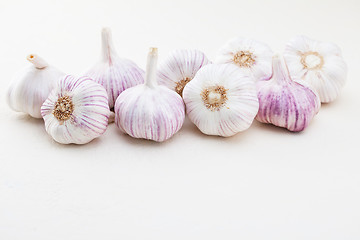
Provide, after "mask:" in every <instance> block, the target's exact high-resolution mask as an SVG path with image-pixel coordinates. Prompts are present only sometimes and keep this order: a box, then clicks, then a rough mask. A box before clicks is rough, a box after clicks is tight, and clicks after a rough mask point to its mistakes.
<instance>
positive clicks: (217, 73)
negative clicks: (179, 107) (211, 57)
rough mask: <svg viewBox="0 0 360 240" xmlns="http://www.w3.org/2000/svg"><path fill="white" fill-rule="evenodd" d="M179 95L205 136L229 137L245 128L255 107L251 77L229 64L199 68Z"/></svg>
mask: <svg viewBox="0 0 360 240" xmlns="http://www.w3.org/2000/svg"><path fill="white" fill-rule="evenodd" d="M183 98H184V101H185V104H186V112H187V114H188V116H189V118H190V120H191V121H192V122H193V123H194V124H195V125H196V126H197V127H198V128H199V129H200V131H201V132H203V133H204V134H207V135H218V136H223V137H229V136H232V135H234V134H236V133H238V132H241V131H244V130H246V129H248V128H249V127H250V125H251V123H252V122H253V120H254V118H255V116H256V114H257V111H258V108H259V102H258V99H257V93H256V88H255V83H254V81H253V79H252V78H251V77H249V76H248V75H247V74H246V73H245V72H244V71H242V70H241V69H239V68H238V67H236V66H234V65H233V64H210V65H206V66H204V67H203V68H201V69H200V70H199V71H198V73H197V74H196V76H195V78H194V79H193V80H192V81H191V82H189V83H188V84H187V85H186V86H185V89H184V92H183Z"/></svg>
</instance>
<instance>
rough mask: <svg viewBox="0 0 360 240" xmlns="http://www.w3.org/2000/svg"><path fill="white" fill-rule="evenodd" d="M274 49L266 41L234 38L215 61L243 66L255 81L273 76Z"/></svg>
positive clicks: (222, 49)
mask: <svg viewBox="0 0 360 240" xmlns="http://www.w3.org/2000/svg"><path fill="white" fill-rule="evenodd" d="M272 56H273V51H272V50H271V48H270V47H269V46H268V45H266V44H265V43H262V42H259V41H256V40H253V39H248V38H240V37H237V38H234V39H231V40H230V41H228V42H227V43H226V44H225V45H224V46H223V47H222V48H221V49H220V50H219V52H218V54H217V57H216V60H215V63H229V64H233V65H235V66H237V67H239V68H241V69H242V70H243V71H244V72H245V73H246V74H247V75H248V76H250V77H252V78H253V79H254V81H255V82H256V81H259V80H267V79H269V78H270V77H271V71H272V68H271V61H272Z"/></svg>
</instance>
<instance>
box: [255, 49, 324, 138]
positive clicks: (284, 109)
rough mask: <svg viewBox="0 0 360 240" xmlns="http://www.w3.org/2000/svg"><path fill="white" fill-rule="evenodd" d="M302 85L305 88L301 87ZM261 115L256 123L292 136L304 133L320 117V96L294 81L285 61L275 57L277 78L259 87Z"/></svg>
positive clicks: (258, 84)
mask: <svg viewBox="0 0 360 240" xmlns="http://www.w3.org/2000/svg"><path fill="white" fill-rule="evenodd" d="M300 83H301V84H300ZM257 90H258V98H259V105H260V107H259V112H258V114H257V116H256V120H258V121H259V122H262V123H271V124H273V125H275V126H278V127H283V128H286V129H288V130H289V131H292V132H300V131H303V130H304V129H305V128H306V127H307V126H308V125H309V123H310V121H311V120H312V119H313V117H314V116H315V115H316V114H317V113H318V111H319V109H320V106H321V103H320V99H319V96H318V95H317V93H316V91H314V90H313V89H312V88H311V87H310V86H309V85H308V84H306V83H305V82H303V81H301V80H300V79H296V81H294V80H293V79H291V78H290V74H289V71H288V69H287V66H286V63H285V61H284V58H283V57H281V56H279V55H275V56H274V57H273V75H272V77H271V78H270V79H269V80H268V81H259V82H258V83H257Z"/></svg>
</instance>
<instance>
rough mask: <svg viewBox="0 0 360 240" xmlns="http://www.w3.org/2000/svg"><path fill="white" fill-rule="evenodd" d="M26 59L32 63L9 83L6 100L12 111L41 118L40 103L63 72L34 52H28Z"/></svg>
mask: <svg viewBox="0 0 360 240" xmlns="http://www.w3.org/2000/svg"><path fill="white" fill-rule="evenodd" d="M27 60H28V61H29V62H30V63H32V64H30V65H29V66H28V67H26V68H24V69H23V70H22V71H20V72H19V73H18V74H17V75H16V76H15V77H14V79H13V80H12V82H11V83H10V87H9V89H8V92H7V102H8V105H9V106H10V108H11V109H13V110H14V111H17V112H24V113H27V114H29V115H30V116H32V117H34V118H41V113H40V109H41V105H42V104H43V102H44V101H45V100H46V98H47V97H48V96H49V94H50V92H51V90H52V89H53V88H54V87H55V85H56V82H57V81H58V80H59V79H60V77H62V76H64V75H65V73H63V72H61V71H59V70H58V69H56V68H54V67H52V66H51V65H49V64H48V63H47V62H46V61H45V60H44V59H42V58H41V57H39V56H38V55H36V54H30V55H29V56H27Z"/></svg>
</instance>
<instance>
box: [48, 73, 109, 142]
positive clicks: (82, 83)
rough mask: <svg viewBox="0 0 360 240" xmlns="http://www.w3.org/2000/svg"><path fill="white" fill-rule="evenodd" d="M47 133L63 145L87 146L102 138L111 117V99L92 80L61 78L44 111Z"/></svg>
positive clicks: (102, 88)
mask: <svg viewBox="0 0 360 240" xmlns="http://www.w3.org/2000/svg"><path fill="white" fill-rule="evenodd" d="M41 115H42V117H43V118H44V121H45V128H46V131H47V133H48V134H49V135H50V136H51V137H52V138H53V139H54V140H55V141H56V142H59V143H62V144H70V143H75V144H85V143H88V142H90V141H91V140H93V139H94V138H97V137H99V136H101V135H102V134H103V133H104V132H105V130H106V127H107V125H108V118H109V115H110V110H109V105H108V96H107V93H106V91H105V89H104V87H102V86H101V85H100V84H98V83H96V82H94V81H93V80H92V79H91V78H89V77H80V78H77V77H74V76H71V75H67V76H65V77H64V78H62V79H61V80H60V81H59V82H58V84H57V86H56V87H55V88H54V90H53V91H52V92H51V93H50V95H49V97H48V99H46V101H45V102H44V104H43V105H42V107H41Z"/></svg>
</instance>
